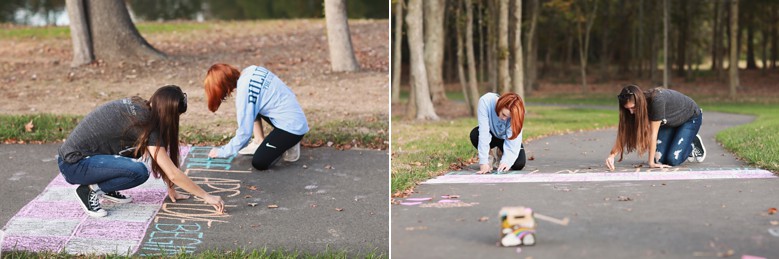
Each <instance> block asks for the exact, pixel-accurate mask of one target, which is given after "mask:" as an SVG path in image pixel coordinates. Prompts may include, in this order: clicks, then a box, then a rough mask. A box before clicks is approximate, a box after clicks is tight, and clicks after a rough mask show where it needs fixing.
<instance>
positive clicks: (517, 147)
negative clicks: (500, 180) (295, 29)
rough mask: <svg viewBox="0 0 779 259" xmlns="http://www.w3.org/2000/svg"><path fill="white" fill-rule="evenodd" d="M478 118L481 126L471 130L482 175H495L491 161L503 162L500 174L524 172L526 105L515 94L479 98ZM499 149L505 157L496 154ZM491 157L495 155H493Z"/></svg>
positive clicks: (500, 165)
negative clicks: (504, 172)
mask: <svg viewBox="0 0 779 259" xmlns="http://www.w3.org/2000/svg"><path fill="white" fill-rule="evenodd" d="M477 118H478V121H479V126H478V127H476V128H473V130H471V143H472V144H473V146H474V147H476V149H478V150H479V172H478V173H479V174H485V173H489V172H490V171H492V161H490V158H491V157H495V158H497V159H500V162H499V163H498V171H499V172H502V171H508V170H509V169H511V170H522V168H524V167H525V161H526V158H525V149H524V148H523V146H522V124H523V123H524V121H525V104H524V102H523V101H522V98H521V97H519V95H517V94H515V93H506V94H503V95H501V96H500V97H498V94H496V93H487V94H485V95H483V96H482V97H481V98H479V108H478V114H477ZM495 147H497V148H498V150H500V151H501V153H502V154H494V153H493V151H491V150H493V148H495ZM491 153H492V154H491Z"/></svg>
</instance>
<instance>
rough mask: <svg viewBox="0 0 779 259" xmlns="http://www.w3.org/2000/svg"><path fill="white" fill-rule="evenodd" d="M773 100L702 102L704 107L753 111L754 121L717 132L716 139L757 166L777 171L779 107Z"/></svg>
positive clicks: (749, 112) (737, 111)
mask: <svg viewBox="0 0 779 259" xmlns="http://www.w3.org/2000/svg"><path fill="white" fill-rule="evenodd" d="M777 107H778V106H777V105H776V104H734V103H728V104H717V105H703V109H704V110H705V111H719V112H730V113H740V114H749V115H755V116H757V118H755V121H753V122H752V123H749V124H745V125H740V126H736V127H733V128H729V129H726V130H723V131H722V132H719V133H717V141H718V142H720V143H722V145H723V146H724V147H725V148H726V149H727V150H729V151H731V152H733V153H735V154H736V155H737V156H738V157H740V158H742V159H744V160H746V161H748V162H749V163H750V164H753V165H756V166H758V167H760V168H764V169H767V170H771V171H773V172H775V173H776V172H779V132H777V129H779V113H777V111H779V109H777Z"/></svg>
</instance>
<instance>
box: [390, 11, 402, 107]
mask: <svg viewBox="0 0 779 259" xmlns="http://www.w3.org/2000/svg"><path fill="white" fill-rule="evenodd" d="M393 11H395V18H394V20H395V39H394V40H395V50H394V51H393V52H392V103H398V102H400V74H401V72H402V71H401V66H400V65H401V64H400V63H401V62H402V60H401V57H402V56H401V49H402V48H403V0H397V2H396V3H395V8H394V9H393Z"/></svg>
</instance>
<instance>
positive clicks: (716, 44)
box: [711, 1, 722, 74]
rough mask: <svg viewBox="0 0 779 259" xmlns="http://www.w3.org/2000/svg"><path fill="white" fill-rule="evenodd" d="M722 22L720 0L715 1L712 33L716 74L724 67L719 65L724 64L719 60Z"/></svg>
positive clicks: (712, 49)
mask: <svg viewBox="0 0 779 259" xmlns="http://www.w3.org/2000/svg"><path fill="white" fill-rule="evenodd" d="M720 23H721V22H720V1H714V26H713V29H712V34H711V70H712V71H714V73H715V74H717V73H719V71H720V70H722V67H720V66H719V65H721V64H722V63H720V62H719V59H720V57H719V53H720V41H721V38H720V34H721V30H720V27H721V26H720Z"/></svg>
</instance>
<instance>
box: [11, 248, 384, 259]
mask: <svg viewBox="0 0 779 259" xmlns="http://www.w3.org/2000/svg"><path fill="white" fill-rule="evenodd" d="M165 257H167V258H181V259H185V258H274V259H275V258H290V259H291V258H324V259H342V258H343V259H345V258H358V257H356V256H355V255H353V254H350V253H349V251H346V250H339V251H331V250H330V249H327V250H325V251H324V252H321V253H316V254H312V253H307V252H300V251H286V250H269V249H267V248H262V249H253V250H245V249H236V250H226V251H225V250H206V251H203V252H200V253H198V254H194V255H192V254H186V253H178V254H174V255H167V256H165ZM360 257H361V258H366V259H373V258H387V257H388V256H386V255H384V254H377V253H376V252H375V251H374V252H370V253H368V254H363V255H361V256H360ZM3 258H8V259H16V258H19V259H25V258H74V259H75V258H77V259H89V258H106V259H113V258H116V259H124V258H139V257H138V256H128V255H78V256H77V255H71V254H67V253H65V252H60V253H53V252H42V253H34V252H28V251H12V252H4V253H3ZM147 258H155V257H147ZM158 258H162V257H158Z"/></svg>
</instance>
